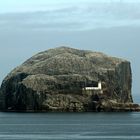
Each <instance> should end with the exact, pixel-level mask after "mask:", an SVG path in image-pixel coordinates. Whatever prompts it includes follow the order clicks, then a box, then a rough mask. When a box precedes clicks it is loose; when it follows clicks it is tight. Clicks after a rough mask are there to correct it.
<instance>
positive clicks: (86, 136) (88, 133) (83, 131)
mask: <svg viewBox="0 0 140 140" xmlns="http://www.w3.org/2000/svg"><path fill="white" fill-rule="evenodd" d="M93 139H94V140H109V139H110V140H140V113H138V112H125V113H3V112H1V113H0V140H93Z"/></svg>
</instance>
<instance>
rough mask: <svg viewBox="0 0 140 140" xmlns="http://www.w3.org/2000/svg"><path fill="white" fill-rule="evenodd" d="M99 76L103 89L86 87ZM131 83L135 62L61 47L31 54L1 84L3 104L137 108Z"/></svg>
mask: <svg viewBox="0 0 140 140" xmlns="http://www.w3.org/2000/svg"><path fill="white" fill-rule="evenodd" d="M99 81H101V84H102V89H100V90H87V89H86V87H91V88H92V87H94V86H97V84H98V82H99ZM131 83H132V74H131V66H130V62H128V61H126V60H123V59H120V58H115V57H109V56H107V55H105V54H103V53H99V52H91V51H85V50H77V49H72V48H67V47H60V48H56V49H50V50H48V51H45V52H41V53H39V54H37V55H35V56H33V57H31V58H30V59H28V60H27V61H26V62H25V63H23V64H22V65H21V66H19V67H17V68H15V69H14V70H13V71H12V72H11V73H9V74H8V75H7V77H6V78H5V79H4V80H3V83H2V85H1V94H0V98H1V99H2V100H1V101H2V102H1V104H2V105H1V109H3V110H17V111H18V110H22V111H106V110H107V111H111V110H117V109H118V110H121V109H122V110H125V109H126V108H127V110H134V109H135V108H136V107H135V106H136V105H135V106H134V105H133V104H132V103H133V100H132V95H131ZM128 106H129V107H128ZM137 109H139V107H138V106H137Z"/></svg>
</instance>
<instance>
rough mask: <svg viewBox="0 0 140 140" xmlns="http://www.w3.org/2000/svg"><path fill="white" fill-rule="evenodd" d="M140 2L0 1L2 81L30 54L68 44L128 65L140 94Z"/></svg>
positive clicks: (136, 0)
mask: <svg viewBox="0 0 140 140" xmlns="http://www.w3.org/2000/svg"><path fill="white" fill-rule="evenodd" d="M139 36H140V0H22V1H20V0H0V64H1V71H0V81H2V79H3V78H4V77H5V76H6V75H7V73H8V72H10V71H11V70H12V69H13V68H14V67H16V66H18V65H19V64H21V63H22V62H24V61H25V60H26V59H27V58H29V57H31V56H32V55H33V54H35V53H37V52H39V51H43V50H47V49H48V48H53V47H58V46H61V45H66V46H70V47H75V48H81V49H89V50H93V51H94V50H95V51H102V52H104V53H107V54H109V55H113V56H118V57H122V58H125V59H128V60H130V61H131V64H132V69H133V94H134V95H138V92H139V91H140V87H139V83H140V79H139V71H140V67H139V53H140V41H139Z"/></svg>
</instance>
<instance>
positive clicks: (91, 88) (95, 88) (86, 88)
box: [83, 81, 102, 90]
mask: <svg viewBox="0 0 140 140" xmlns="http://www.w3.org/2000/svg"><path fill="white" fill-rule="evenodd" d="M83 90H102V83H101V81H100V82H98V87H85V88H83Z"/></svg>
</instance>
